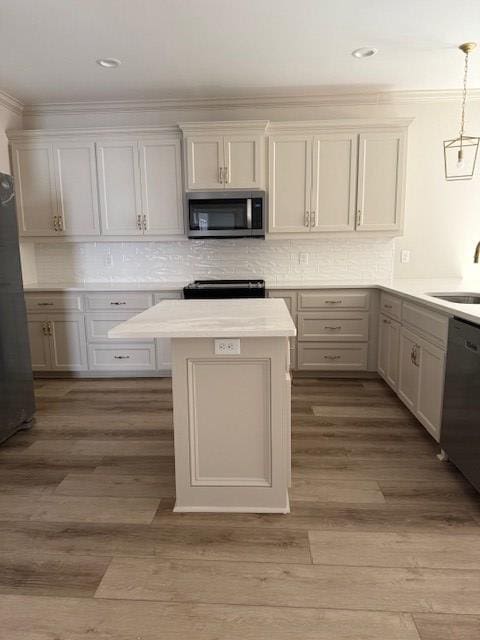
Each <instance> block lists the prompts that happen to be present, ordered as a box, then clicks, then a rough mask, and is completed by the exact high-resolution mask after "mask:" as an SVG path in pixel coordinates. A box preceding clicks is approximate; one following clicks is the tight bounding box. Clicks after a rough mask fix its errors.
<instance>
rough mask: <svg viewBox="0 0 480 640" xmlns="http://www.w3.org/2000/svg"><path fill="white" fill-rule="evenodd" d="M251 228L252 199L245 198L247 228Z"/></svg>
mask: <svg viewBox="0 0 480 640" xmlns="http://www.w3.org/2000/svg"><path fill="white" fill-rule="evenodd" d="M251 228H252V199H251V198H247V229H251Z"/></svg>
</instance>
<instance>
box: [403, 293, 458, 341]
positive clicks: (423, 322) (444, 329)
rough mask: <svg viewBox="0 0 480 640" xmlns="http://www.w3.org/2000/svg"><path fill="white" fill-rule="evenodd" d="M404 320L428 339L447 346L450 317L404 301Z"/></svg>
mask: <svg viewBox="0 0 480 640" xmlns="http://www.w3.org/2000/svg"><path fill="white" fill-rule="evenodd" d="M403 322H404V324H405V325H407V326H408V327H410V328H411V329H415V330H417V331H419V332H420V334H421V335H423V336H424V337H425V338H427V340H431V341H432V342H434V343H436V344H439V345H441V346H442V347H445V346H446V345H447V340H448V317H447V316H444V315H442V314H439V313H435V311H430V309H427V308H426V307H422V306H419V305H416V304H411V303H410V302H404V303H403Z"/></svg>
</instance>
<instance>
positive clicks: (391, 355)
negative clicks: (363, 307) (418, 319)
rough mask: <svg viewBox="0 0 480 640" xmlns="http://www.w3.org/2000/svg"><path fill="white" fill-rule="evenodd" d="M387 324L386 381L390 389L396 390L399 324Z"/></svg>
mask: <svg viewBox="0 0 480 640" xmlns="http://www.w3.org/2000/svg"><path fill="white" fill-rule="evenodd" d="M389 322H390V324H388V362H387V370H386V380H387V382H388V384H389V385H390V386H391V387H392V389H395V390H396V389H397V388H398V367H399V358H400V328H401V326H400V323H398V322H394V321H393V320H390V321H389Z"/></svg>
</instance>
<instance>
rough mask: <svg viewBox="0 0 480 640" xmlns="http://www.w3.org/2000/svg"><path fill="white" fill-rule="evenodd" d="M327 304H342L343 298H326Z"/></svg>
mask: <svg viewBox="0 0 480 640" xmlns="http://www.w3.org/2000/svg"><path fill="white" fill-rule="evenodd" d="M325 304H342V300H325Z"/></svg>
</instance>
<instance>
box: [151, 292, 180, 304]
mask: <svg viewBox="0 0 480 640" xmlns="http://www.w3.org/2000/svg"><path fill="white" fill-rule="evenodd" d="M182 298H183V294H182V292H181V291H163V292H162V293H155V294H154V295H153V304H158V303H159V302H161V301H162V300H181V299H182Z"/></svg>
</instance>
